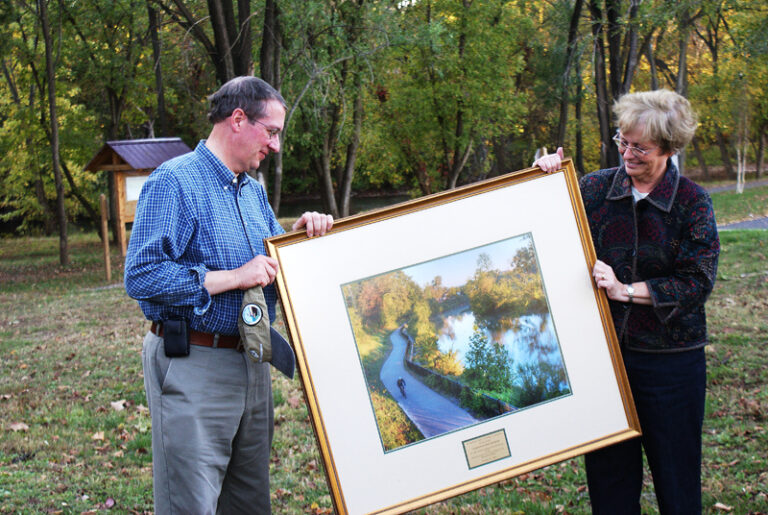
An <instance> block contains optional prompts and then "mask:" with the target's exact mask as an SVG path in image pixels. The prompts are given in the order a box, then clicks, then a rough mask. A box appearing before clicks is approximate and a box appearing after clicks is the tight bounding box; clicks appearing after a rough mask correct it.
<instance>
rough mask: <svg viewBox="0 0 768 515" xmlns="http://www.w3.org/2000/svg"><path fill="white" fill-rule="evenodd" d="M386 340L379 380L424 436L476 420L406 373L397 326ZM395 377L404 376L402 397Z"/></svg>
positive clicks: (446, 430) (436, 433)
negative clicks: (389, 347) (387, 351)
mask: <svg viewBox="0 0 768 515" xmlns="http://www.w3.org/2000/svg"><path fill="white" fill-rule="evenodd" d="M389 341H390V342H391V343H392V353H391V354H390V355H389V358H387V360H386V361H385V362H384V365H383V366H382V367H381V382H382V383H384V386H385V387H386V388H387V390H389V393H390V394H391V395H392V397H394V398H395V399H396V400H397V403H398V404H399V405H400V407H401V408H402V409H403V411H405V413H406V415H408V418H410V419H411V421H412V422H413V423H414V424H415V425H416V427H417V428H418V429H419V431H421V433H422V434H423V435H424V437H425V438H430V437H432V436H436V435H440V434H443V433H447V432H448V431H453V430H454V429H459V428H461V427H465V426H468V425H470V424H474V423H476V422H478V420H477V419H476V418H475V417H473V416H472V415H470V414H469V413H468V412H467V411H466V410H464V409H462V408H461V407H459V406H457V405H456V404H454V403H453V402H452V401H451V400H450V399H448V398H446V397H444V396H443V395H441V394H439V393H437V392H435V391H434V390H432V389H430V388H429V387H428V386H426V385H424V384H423V383H422V382H421V381H419V380H418V379H417V378H416V377H415V376H413V375H411V374H409V373H408V371H407V370H406V368H405V366H404V359H405V351H406V349H407V346H408V343H407V342H406V340H405V337H403V335H402V334H401V332H400V330H399V329H397V330H395V331H392V333H391V334H390V335H389ZM399 377H402V378H403V379H405V394H406V397H403V395H402V394H401V393H400V389H399V388H398V387H397V379H398V378H399Z"/></svg>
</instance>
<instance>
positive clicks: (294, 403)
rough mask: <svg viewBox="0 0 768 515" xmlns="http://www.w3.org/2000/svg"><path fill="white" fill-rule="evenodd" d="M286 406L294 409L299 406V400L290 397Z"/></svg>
mask: <svg viewBox="0 0 768 515" xmlns="http://www.w3.org/2000/svg"><path fill="white" fill-rule="evenodd" d="M288 404H289V405H290V406H291V408H293V409H296V408H298V407H299V406H300V405H301V400H300V399H299V398H298V397H291V398H289V399H288Z"/></svg>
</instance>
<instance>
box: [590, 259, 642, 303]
mask: <svg viewBox="0 0 768 515" xmlns="http://www.w3.org/2000/svg"><path fill="white" fill-rule="evenodd" d="M592 277H594V278H595V284H597V287H598V288H603V289H605V294H606V295H607V296H608V298H609V299H611V300H617V301H619V302H629V303H632V304H644V305H646V306H650V305H652V304H653V301H651V292H650V291H649V290H648V285H647V284H646V283H645V281H640V282H636V283H632V284H631V285H629V286H632V287H633V289H634V293H633V294H632V298H630V297H629V293H628V291H627V286H628V285H626V284H624V283H622V282H621V281H619V280H618V279H617V278H616V274H614V273H613V268H611V267H610V266H609V265H607V264H606V263H603V262H602V261H600V260H599V259H598V260H597V261H595V266H594V267H593V268H592Z"/></svg>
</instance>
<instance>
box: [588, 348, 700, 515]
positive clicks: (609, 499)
mask: <svg viewBox="0 0 768 515" xmlns="http://www.w3.org/2000/svg"><path fill="white" fill-rule="evenodd" d="M623 357H624V366H625V367H626V370H627V377H628V378H629V384H630V388H631V389H632V396H633V397H634V400H635V407H636V408H637V415H638V418H639V419H640V427H641V429H642V432H643V435H642V437H640V438H635V439H632V440H628V441H625V442H621V443H619V444H617V445H613V446H610V447H606V448H604V449H600V450H598V451H595V452H592V453H589V454H587V455H586V456H585V463H586V468H587V484H588V486H589V498H590V501H591V502H592V512H593V513H595V514H603V513H605V514H611V515H624V514H627V515H629V514H638V515H639V514H640V492H641V490H642V486H643V456H642V450H645V456H646V458H647V459H648V465H649V467H650V469H651V474H652V476H653V485H654V488H655V490H656V499H657V501H658V503H659V512H660V513H661V514H662V515H666V514H698V513H701V428H702V423H703V420H704V393H705V387H706V374H707V372H706V360H705V356H704V350H703V349H696V350H692V351H686V352H680V353H673V354H647V353H641V352H633V351H624V354H623ZM641 444H642V447H641Z"/></svg>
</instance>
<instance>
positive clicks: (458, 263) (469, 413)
mask: <svg viewBox="0 0 768 515" xmlns="http://www.w3.org/2000/svg"><path fill="white" fill-rule="evenodd" d="M341 288H342V292H343V295H344V302H345V304H346V307H347V314H348V316H349V322H350V325H351V328H352V332H353V334H354V335H355V343H356V346H357V352H358V355H359V357H360V363H361V365H362V367H363V370H364V373H365V376H366V384H367V387H368V393H369V397H370V401H371V407H372V408H373V413H374V416H375V417H376V424H377V426H378V429H379V436H380V438H381V444H382V447H383V449H384V451H385V452H389V451H393V450H396V449H398V448H400V447H403V446H405V445H411V444H414V443H417V442H419V441H422V440H426V439H429V438H437V437H440V435H443V434H445V433H449V432H454V431H458V430H461V429H463V428H465V427H469V426H472V425H476V424H480V423H482V422H484V421H487V420H490V419H493V418H496V417H502V416H507V415H510V414H513V413H515V412H517V411H519V410H523V409H530V408H532V407H533V406H536V405H537V404H540V403H542V402H547V401H551V400H553V399H556V398H558V397H562V396H566V395H570V394H571V388H570V385H569V382H568V374H567V371H566V367H565V362H564V361H563V356H562V354H561V351H560V345H559V341H558V337H557V331H556V329H555V325H554V321H553V319H552V315H551V313H550V312H549V305H548V302H547V298H546V292H545V290H544V283H543V279H542V275H541V271H540V270H539V265H538V257H537V255H536V247H535V245H534V241H533V237H532V235H531V234H530V233H525V234H521V235H517V236H513V237H511V238H507V239H505V240H501V241H496V242H491V243H489V244H487V245H483V246H479V247H476V248H473V249H467V250H463V251H461V252H457V253H455V254H449V255H445V256H438V257H436V258H434V259H432V260H429V261H425V262H422V263H414V264H412V265H409V266H406V267H403V268H399V269H396V270H389V271H386V272H383V273H380V274H377V275H374V276H370V277H363V278H361V279H358V280H355V281H351V282H349V283H346V284H343V285H341ZM399 378H402V379H403V380H404V381H405V388H404V392H403V391H401V389H400V387H399V385H398V379H399Z"/></svg>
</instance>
